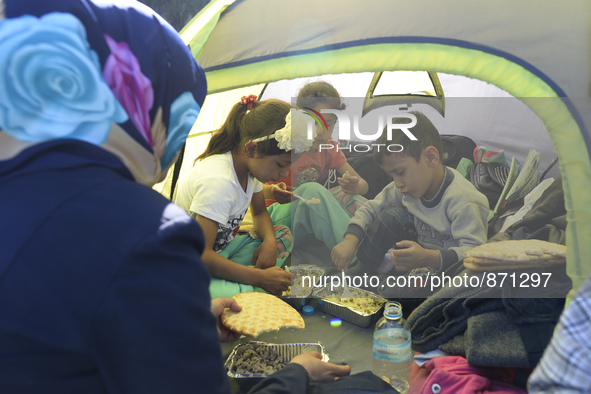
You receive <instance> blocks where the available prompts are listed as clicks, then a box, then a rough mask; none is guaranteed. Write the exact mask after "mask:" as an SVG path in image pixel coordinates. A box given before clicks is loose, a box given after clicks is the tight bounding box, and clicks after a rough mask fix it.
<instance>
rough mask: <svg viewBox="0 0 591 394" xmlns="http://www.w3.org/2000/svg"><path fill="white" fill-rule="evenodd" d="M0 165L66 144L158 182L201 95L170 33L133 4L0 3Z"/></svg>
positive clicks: (199, 76) (202, 85) (195, 69)
mask: <svg viewBox="0 0 591 394" xmlns="http://www.w3.org/2000/svg"><path fill="white" fill-rule="evenodd" d="M0 53H1V56H0V161H2V160H9V159H11V158H13V157H15V156H17V155H18V154H19V153H21V152H22V151H24V150H25V149H27V148H29V147H32V146H34V145H38V144H43V143H46V142H49V141H55V140H61V139H63V140H65V139H70V140H71V139H74V140H78V141H84V142H86V143H90V144H94V145H96V146H100V147H101V148H103V149H105V150H107V151H109V152H111V153H113V154H115V155H116V156H117V157H119V158H120V159H121V160H122V161H123V163H124V164H125V166H126V167H127V169H128V170H129V171H130V172H131V174H132V175H133V177H134V178H135V180H136V181H137V182H140V183H144V184H147V185H152V184H154V183H156V182H158V181H159V180H161V179H162V176H163V173H164V172H165V170H166V169H167V168H168V167H169V166H170V164H172V162H173V160H174V159H175V157H176V155H177V153H178V151H179V150H180V148H181V147H182V145H183V143H184V141H185V139H186V136H187V134H188V133H189V131H190V129H191V127H192V125H193V123H194V121H195V119H196V117H197V114H198V113H199V110H200V108H201V105H202V103H203V100H204V98H205V94H206V91H207V89H206V82H205V76H204V73H203V71H202V70H201V68H200V67H199V66H198V65H197V63H195V60H194V59H193V57H192V55H191V52H190V51H189V50H188V48H187V47H186V46H185V45H184V43H183V42H182V40H181V39H180V37H179V36H178V34H177V32H176V31H175V30H174V29H173V28H172V27H171V26H170V25H169V24H168V23H167V22H166V21H164V20H163V19H162V18H161V17H159V16H158V15H157V14H155V13H154V12H153V11H152V10H151V9H149V8H148V7H146V6H144V5H142V4H141V3H138V2H136V1H133V0H94V1H92V0H0Z"/></svg>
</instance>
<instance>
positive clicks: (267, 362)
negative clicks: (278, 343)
mask: <svg viewBox="0 0 591 394" xmlns="http://www.w3.org/2000/svg"><path fill="white" fill-rule="evenodd" d="M234 367H235V369H234V370H233V371H232V372H234V373H236V374H272V373H273V372H276V371H279V370H280V369H282V368H283V367H285V360H284V359H283V357H281V356H280V355H278V354H277V353H275V352H274V351H272V350H271V349H269V348H266V347H263V346H261V347H258V348H255V349H247V350H246V351H244V353H242V354H241V355H240V356H239V357H238V358H237V359H236V363H235V365H234Z"/></svg>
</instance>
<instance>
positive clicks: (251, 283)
mask: <svg viewBox="0 0 591 394" xmlns="http://www.w3.org/2000/svg"><path fill="white" fill-rule="evenodd" d="M299 116H300V121H303V122H306V119H301V115H299ZM295 118H297V116H296V115H294V121H295V120H296V119H295ZM304 118H305V115H304ZM291 126H292V112H290V106H289V104H288V103H286V102H283V101H280V100H265V101H256V96H254V95H251V96H248V97H246V96H245V97H243V98H242V100H241V102H240V103H237V104H235V105H234V107H233V108H232V110H231V111H230V113H229V115H228V118H227V119H226V121H225V123H224V124H223V126H222V127H221V129H220V130H218V131H217V132H216V133H214V135H213V137H212V138H211V140H210V142H209V145H208V146H207V148H206V150H205V152H204V153H203V154H202V155H201V156H199V157H198V158H197V161H196V162H195V165H194V167H193V168H192V169H191V171H190V173H189V174H188V176H186V177H183V178H181V179H180V181H179V187H178V191H177V195H176V197H175V202H176V203H177V204H178V205H180V206H181V207H182V208H184V209H185V210H186V211H187V212H189V214H190V215H191V216H192V217H194V218H195V219H196V220H197V221H198V222H199V224H200V225H201V227H202V229H203V232H204V234H205V249H204V251H203V255H202V259H203V262H204V263H205V264H206V266H207V268H208V269H209V272H210V274H211V276H212V284H211V286H210V293H211V295H212V297H229V296H232V295H235V294H237V293H241V292H246V291H253V289H254V287H259V288H262V289H264V290H266V291H267V292H269V293H272V294H281V292H282V291H284V290H287V288H288V286H289V285H290V284H291V276H290V274H289V273H288V272H286V271H284V270H283V269H281V268H280V267H277V266H275V265H276V264H277V255H278V251H277V242H276V239H275V229H274V226H273V223H272V221H271V218H270V216H269V213H268V212H267V209H266V206H265V199H264V197H263V192H262V182H268V181H278V180H280V179H281V178H282V177H284V176H286V175H287V173H288V171H289V167H290V165H291V160H292V153H294V154H298V153H301V152H303V151H305V150H307V149H309V145H311V143H312V141H308V140H307V138H295V139H294V138H292V132H293V133H294V134H296V131H295V130H296V127H295V126H294V127H291ZM298 131H299V132H300V133H305V132H306V127H305V126H304V127H300V128H299V129H298ZM300 137H301V136H300ZM299 145H301V146H299ZM249 207H250V212H251V214H252V219H253V224H254V228H255V231H256V233H257V234H258V235H259V237H260V238H261V240H262V242H261V243H260V244H258V243H256V244H254V245H253V243H252V242H250V241H251V239H250V240H248V239H247V238H249V237H238V238H236V239H235V238H234V237H235V236H236V234H237V233H238V229H239V227H240V223H241V222H242V219H243V218H244V215H245V213H246V211H247V209H248V208H249ZM253 248H256V249H254V251H253ZM245 254H250V255H249V256H247V257H246V256H245ZM245 257H246V258H245ZM244 264H248V265H244ZM250 264H252V265H250Z"/></svg>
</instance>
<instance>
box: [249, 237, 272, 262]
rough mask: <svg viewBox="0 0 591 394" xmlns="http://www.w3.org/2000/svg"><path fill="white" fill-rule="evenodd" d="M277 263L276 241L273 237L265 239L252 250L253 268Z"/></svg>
mask: <svg viewBox="0 0 591 394" xmlns="http://www.w3.org/2000/svg"><path fill="white" fill-rule="evenodd" d="M275 264H277V241H275V238H274V237H273V238H272V239H269V240H267V239H266V238H265V240H264V241H263V243H262V244H261V245H260V246H259V247H258V248H257V249H256V250H255V251H254V254H253V256H252V265H253V266H254V267H255V268H261V269H265V268H270V267H274V266H275Z"/></svg>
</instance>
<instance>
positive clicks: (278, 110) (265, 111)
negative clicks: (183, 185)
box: [197, 99, 290, 160]
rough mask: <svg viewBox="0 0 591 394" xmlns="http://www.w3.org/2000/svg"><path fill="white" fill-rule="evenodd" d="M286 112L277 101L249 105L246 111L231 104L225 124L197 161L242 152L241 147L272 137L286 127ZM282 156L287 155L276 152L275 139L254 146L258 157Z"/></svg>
mask: <svg viewBox="0 0 591 394" xmlns="http://www.w3.org/2000/svg"><path fill="white" fill-rule="evenodd" d="M289 110H290V105H289V104H288V103H286V102H285V101H281V100H277V99H269V100H263V101H255V102H254V103H252V109H251V110H248V108H247V106H246V105H245V104H241V103H237V104H234V106H233V107H232V109H231V110H230V113H229V114H228V117H227V118H226V121H225V122H224V124H223V125H222V127H221V128H220V129H219V130H217V131H216V132H215V133H214V134H213V136H212V137H211V139H210V140H209V144H208V145H207V148H206V149H205V151H204V152H203V153H202V154H201V155H200V156H199V157H198V158H197V160H202V159H205V158H206V157H209V156H212V155H217V154H221V153H226V152H229V151H232V150H234V149H242V148H243V147H244V144H246V143H247V142H249V141H252V140H254V139H256V138H261V137H265V136H268V135H271V134H273V133H274V132H275V131H277V130H279V129H281V128H283V127H285V117H286V116H287V114H288V113H289ZM282 153H286V151H285V150H283V149H279V147H278V146H277V141H275V139H268V140H264V141H260V142H258V144H257V154H259V155H263V156H264V155H279V154H282Z"/></svg>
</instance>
